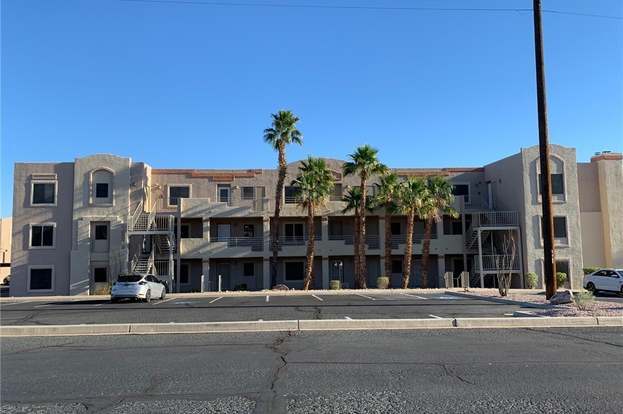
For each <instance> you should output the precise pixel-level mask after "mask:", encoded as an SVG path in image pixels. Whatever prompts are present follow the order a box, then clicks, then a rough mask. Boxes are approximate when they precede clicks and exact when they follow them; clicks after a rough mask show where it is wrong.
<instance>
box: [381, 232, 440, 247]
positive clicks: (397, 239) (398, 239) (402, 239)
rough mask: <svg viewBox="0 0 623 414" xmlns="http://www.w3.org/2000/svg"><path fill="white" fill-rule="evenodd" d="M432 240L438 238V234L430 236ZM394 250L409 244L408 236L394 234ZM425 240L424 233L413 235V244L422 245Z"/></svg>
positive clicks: (392, 238)
mask: <svg viewBox="0 0 623 414" xmlns="http://www.w3.org/2000/svg"><path fill="white" fill-rule="evenodd" d="M430 238H431V240H433V239H436V238H437V233H432V234H431V235H430ZM391 240H392V249H397V248H398V246H399V245H401V244H405V243H406V242H407V235H406V234H392V237H391ZM422 240H424V233H413V239H412V243H413V244H420V243H422Z"/></svg>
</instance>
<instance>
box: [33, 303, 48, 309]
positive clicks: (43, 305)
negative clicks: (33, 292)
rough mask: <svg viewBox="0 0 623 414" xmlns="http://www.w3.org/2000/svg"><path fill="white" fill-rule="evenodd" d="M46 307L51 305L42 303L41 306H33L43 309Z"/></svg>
mask: <svg viewBox="0 0 623 414" xmlns="http://www.w3.org/2000/svg"><path fill="white" fill-rule="evenodd" d="M46 306H52V304H51V303H44V304H42V305H35V306H34V307H35V308H44V307H46Z"/></svg>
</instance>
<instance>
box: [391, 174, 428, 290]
mask: <svg viewBox="0 0 623 414" xmlns="http://www.w3.org/2000/svg"><path fill="white" fill-rule="evenodd" d="M426 192H427V188H426V183H425V182H424V180H422V179H421V178H416V177H410V178H408V179H407V180H406V181H404V182H402V183H401V184H400V189H399V198H400V202H399V203H398V207H399V210H400V212H401V213H403V214H404V215H406V216H407V234H406V241H405V254H404V257H403V261H402V288H403V289H406V288H408V287H409V277H410V275H411V258H412V255H413V227H414V226H415V217H416V216H419V215H420V214H421V212H422V208H423V206H424V204H423V203H424V200H425V199H426Z"/></svg>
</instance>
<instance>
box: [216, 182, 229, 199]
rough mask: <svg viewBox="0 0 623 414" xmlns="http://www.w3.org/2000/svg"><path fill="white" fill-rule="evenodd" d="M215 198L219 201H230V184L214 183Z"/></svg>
mask: <svg viewBox="0 0 623 414" xmlns="http://www.w3.org/2000/svg"><path fill="white" fill-rule="evenodd" d="M216 199H217V200H218V202H219V203H228V204H229V203H230V202H231V185H229V184H217V185H216Z"/></svg>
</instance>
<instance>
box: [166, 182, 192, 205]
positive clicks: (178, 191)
mask: <svg viewBox="0 0 623 414" xmlns="http://www.w3.org/2000/svg"><path fill="white" fill-rule="evenodd" d="M180 198H190V186H189V185H175V186H169V205H170V206H176V205H177V203H178V202H179V199H180Z"/></svg>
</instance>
